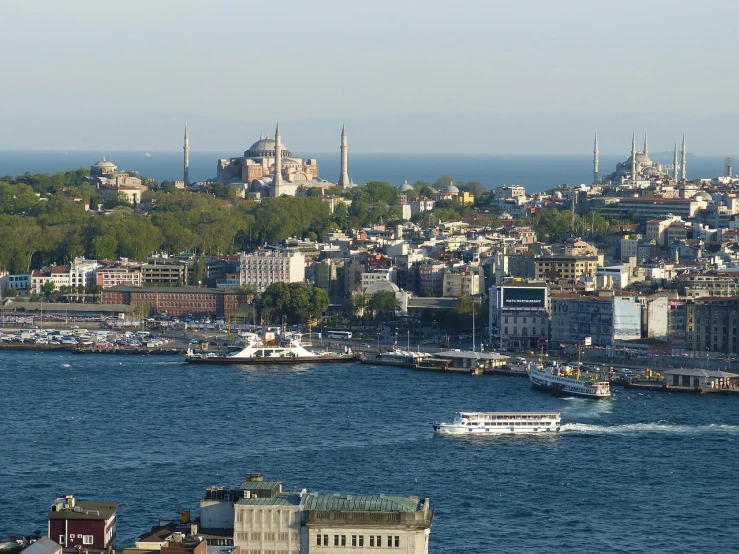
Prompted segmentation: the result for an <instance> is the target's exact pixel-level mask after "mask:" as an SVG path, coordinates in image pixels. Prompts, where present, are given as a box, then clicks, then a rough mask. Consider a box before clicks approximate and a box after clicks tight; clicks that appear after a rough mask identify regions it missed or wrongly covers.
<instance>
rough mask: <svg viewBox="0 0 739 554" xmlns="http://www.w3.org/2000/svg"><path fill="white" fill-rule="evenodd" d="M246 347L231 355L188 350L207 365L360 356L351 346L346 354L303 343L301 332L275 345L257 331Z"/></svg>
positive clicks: (247, 336) (323, 360)
mask: <svg viewBox="0 0 739 554" xmlns="http://www.w3.org/2000/svg"><path fill="white" fill-rule="evenodd" d="M244 340H245V346H244V347H242V348H239V349H238V350H237V351H235V352H232V353H230V354H217V353H215V352H193V351H192V350H191V349H190V348H188V349H187V353H186V354H185V360H187V361H188V362H194V363H201V364H202V363H204V364H242V365H256V364H292V365H297V364H317V363H331V362H349V361H354V360H356V359H357V356H356V355H355V354H354V353H353V352H352V350H351V348H345V351H344V353H343V354H342V353H337V352H331V351H328V350H326V351H321V352H315V351H312V350H308V349H307V348H305V346H303V344H302V341H301V334H300V333H287V334H285V335H283V336H282V337H280V339H279V340H278V341H276V342H275V344H268V343H266V342H265V341H264V340H262V339H261V338H260V337H259V336H258V335H256V334H245V335H244Z"/></svg>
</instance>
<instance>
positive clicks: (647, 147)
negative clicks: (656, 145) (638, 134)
mask: <svg viewBox="0 0 739 554" xmlns="http://www.w3.org/2000/svg"><path fill="white" fill-rule="evenodd" d="M647 154H649V146H648V145H647V132H646V131H644V155H645V156H646V155H647Z"/></svg>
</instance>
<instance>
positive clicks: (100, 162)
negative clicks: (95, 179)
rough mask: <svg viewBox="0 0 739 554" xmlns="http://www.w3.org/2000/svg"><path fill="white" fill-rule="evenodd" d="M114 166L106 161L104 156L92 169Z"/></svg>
mask: <svg viewBox="0 0 739 554" xmlns="http://www.w3.org/2000/svg"><path fill="white" fill-rule="evenodd" d="M115 166H116V165H115V164H114V163H113V162H109V161H108V160H106V159H105V156H103V159H102V160H100V161H99V162H97V163H96V164H94V165H93V166H92V167H100V168H103V167H115Z"/></svg>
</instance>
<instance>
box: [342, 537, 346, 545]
mask: <svg viewBox="0 0 739 554" xmlns="http://www.w3.org/2000/svg"><path fill="white" fill-rule="evenodd" d="M341 546H346V535H341Z"/></svg>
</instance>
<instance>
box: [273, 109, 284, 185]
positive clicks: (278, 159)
mask: <svg viewBox="0 0 739 554" xmlns="http://www.w3.org/2000/svg"><path fill="white" fill-rule="evenodd" d="M272 186H273V187H274V188H273V190H274V195H275V198H279V197H280V196H282V187H283V182H282V137H280V123H279V122H277V128H276V129H275V178H274V181H273V182H272Z"/></svg>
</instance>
